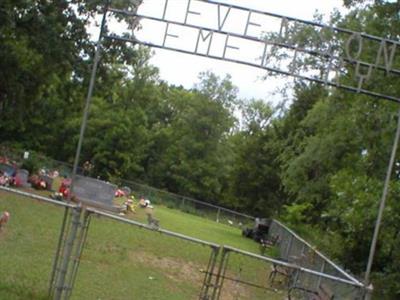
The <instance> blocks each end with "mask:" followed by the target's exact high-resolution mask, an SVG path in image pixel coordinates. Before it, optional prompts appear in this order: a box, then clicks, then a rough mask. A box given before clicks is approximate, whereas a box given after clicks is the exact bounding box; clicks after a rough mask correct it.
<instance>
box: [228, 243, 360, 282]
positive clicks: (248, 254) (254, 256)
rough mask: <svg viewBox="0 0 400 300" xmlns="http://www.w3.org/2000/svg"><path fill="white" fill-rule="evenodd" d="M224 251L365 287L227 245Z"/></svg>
mask: <svg viewBox="0 0 400 300" xmlns="http://www.w3.org/2000/svg"><path fill="white" fill-rule="evenodd" d="M222 249H223V250H224V249H225V250H227V251H231V252H236V253H239V254H242V255H246V256H249V257H253V258H256V259H259V260H263V261H266V262H269V263H273V264H277V265H280V266H284V267H288V268H291V269H296V270H299V271H300V272H304V273H308V274H312V275H316V276H320V277H323V278H326V279H331V280H335V281H339V282H342V283H346V284H349V285H352V286H356V287H361V288H364V287H365V286H364V285H363V284H362V283H360V282H354V281H352V280H346V279H343V278H340V277H336V276H333V275H329V274H325V273H321V272H318V271H315V270H311V269H307V268H304V267H301V266H299V265H296V264H293V263H288V262H285V261H281V260H279V259H274V258H270V257H267V256H261V255H258V254H255V253H251V252H248V251H245V250H240V249H236V248H233V247H230V246H225V245H224V246H222Z"/></svg>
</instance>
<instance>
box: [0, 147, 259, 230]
mask: <svg viewBox="0 0 400 300" xmlns="http://www.w3.org/2000/svg"><path fill="white" fill-rule="evenodd" d="M24 152H25V151H23V150H16V149H12V148H9V147H6V146H0V158H1V157H4V158H8V159H9V160H10V161H13V162H14V163H16V164H17V165H18V166H20V167H23V166H24V162H26V159H24ZM29 155H30V159H32V160H34V161H35V164H37V167H38V168H39V170H40V171H41V172H42V173H44V174H48V175H50V176H51V177H54V176H55V175H56V174H57V175H59V176H61V177H64V178H67V177H70V176H71V173H72V164H69V163H66V162H62V161H58V160H54V159H51V158H49V157H46V156H44V155H41V154H39V153H36V152H33V151H29ZM85 173H86V174H85ZM78 174H80V175H88V174H87V172H85V170H84V169H83V167H79V168H78ZM90 176H92V177H96V174H92V173H91V174H90ZM113 183H116V184H118V185H119V186H120V187H129V189H130V190H131V192H132V194H133V195H134V196H135V197H136V198H137V199H139V198H140V197H144V198H147V199H149V200H150V201H151V202H152V203H155V204H162V205H165V206H167V207H169V208H174V209H179V210H181V211H183V212H186V213H190V214H194V215H198V216H201V217H204V218H207V219H210V220H214V221H217V222H221V223H225V224H229V225H231V226H236V227H243V226H252V223H253V221H254V217H252V216H250V215H246V214H243V213H239V212H236V211H234V210H231V209H227V208H224V207H221V206H218V205H213V204H210V203H207V202H204V201H200V200H197V199H194V198H191V197H186V196H182V195H178V194H174V193H171V192H168V191H165V190H162V189H157V188H154V187H151V186H148V185H145V184H141V183H138V182H135V181H130V180H124V179H116V182H113ZM56 188H57V183H56V182H55V185H54V186H53V182H52V186H51V188H50V189H52V190H55V189H56Z"/></svg>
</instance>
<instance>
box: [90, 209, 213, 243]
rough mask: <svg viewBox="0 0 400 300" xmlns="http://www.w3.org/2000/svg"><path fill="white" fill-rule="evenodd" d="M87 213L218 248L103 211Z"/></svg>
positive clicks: (93, 210) (92, 210)
mask: <svg viewBox="0 0 400 300" xmlns="http://www.w3.org/2000/svg"><path fill="white" fill-rule="evenodd" d="M87 211H88V212H91V213H94V214H96V215H99V216H103V217H106V218H110V219H113V220H116V221H120V222H123V223H127V224H130V225H134V226H137V227H140V228H144V229H147V230H150V231H155V232H159V233H161V234H165V235H168V236H173V237H176V238H180V239H183V240H186V241H189V242H193V243H196V244H201V245H204V246H209V247H212V248H219V247H220V246H219V245H217V244H214V243H211V242H206V241H203V240H200V239H196V238H194V237H190V236H187V235H184V234H181V233H177V232H173V231H169V230H166V229H162V228H159V229H154V228H152V227H150V226H148V225H146V224H143V223H140V222H137V221H134V220H130V219H126V218H123V217H120V216H116V215H114V214H111V213H107V212H104V211H100V210H97V209H94V208H87Z"/></svg>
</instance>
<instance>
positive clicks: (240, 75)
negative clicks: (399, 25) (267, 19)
mask: <svg viewBox="0 0 400 300" xmlns="http://www.w3.org/2000/svg"><path fill="white" fill-rule="evenodd" d="M213 1H214V2H220V3H227V4H232V5H238V6H242V7H246V8H248V9H254V10H259V11H266V12H270V13H276V14H280V15H283V16H288V17H294V18H298V19H302V20H309V21H311V20H312V19H313V16H314V14H315V12H318V13H320V14H322V15H324V20H326V23H327V20H328V19H329V15H330V14H331V13H332V12H333V10H334V9H335V8H336V9H339V11H341V12H345V11H346V9H345V8H344V7H343V6H342V2H343V0H301V1H300V0H213ZM187 3H188V0H168V9H167V14H166V19H168V20H171V19H172V20H177V21H178V19H180V20H182V18H184V14H183V13H182V12H185V11H186V7H187ZM164 4H165V0H144V2H143V4H142V5H141V6H140V9H139V14H143V15H147V16H153V17H158V18H160V19H161V16H162V13H163V8H164ZM192 5H193V10H194V11H196V10H197V11H198V10H200V11H201V9H200V8H199V2H197V6H196V1H195V0H192ZM200 5H201V3H200ZM211 8H212V7H211ZM214 10H216V5H215V8H214ZM225 12H226V10H223V11H221V19H222V18H223V17H224V14H225ZM217 16H218V14H217V12H216V11H215V12H210V15H208V11H204V10H203V11H202V12H201V16H195V15H189V18H190V20H189V22H188V23H190V24H194V23H195V24H194V25H198V26H201V25H203V26H206V27H213V26H212V25H211V26H210V23H213V24H215V22H217ZM99 17H100V16H99ZM196 18H197V19H196ZM239 19H240V17H237V19H236V18H232V15H230V18H227V22H226V23H225V25H226V27H228V31H230V32H237V33H238V32H240V31H242V30H243V24H241V25H240V24H236V23H235V22H237V23H240V22H242V23H243V20H239ZM255 21H256V22H257V20H255ZM203 22H204V23H203ZM141 24H142V25H143V26H142V29H141V30H140V31H139V32H137V33H136V34H135V35H136V36H137V37H138V38H139V40H143V41H148V42H153V43H155V44H161V43H160V42H155V41H154V39H156V40H157V39H158V41H160V39H161V41H162V39H163V36H164V34H165V24H164V23H158V25H157V22H154V21H153V23H151V21H148V20H146V19H143V20H142V21H141ZM162 24H163V25H162ZM264 25H265V24H263V25H262V27H263V29H265V28H264ZM279 25H280V23H279ZM269 26H270V28H267V30H270V31H276V30H279V27H278V28H277V24H273V21H271V24H268V25H267V27H269ZM235 27H236V28H235ZM116 28H119V29H117V30H115V33H118V31H121V32H124V31H125V32H126V31H127V29H126V28H127V27H126V26H121V25H117V26H116ZM251 28H252V29H256V28H257V27H255V26H253V27H251ZM90 31H92V32H91V33H92V36H93V37H97V35H98V33H97V31H98V28H96V29H95V28H93V27H92V28H91V30H90ZM173 33H176V34H177V35H179V39H176V40H177V41H178V40H179V42H177V43H180V44H181V46H177V45H171V46H176V47H177V48H182V43H183V44H185V38H183V37H184V36H185V34H184V33H183V32H176V28H175V29H174V30H173ZM241 33H243V32H241ZM252 35H253V36H256V35H257V34H255V33H254V34H252ZM259 36H260V34H258V35H257V37H259ZM173 40H174V38H170V37H169V38H168V41H171V42H172V41H173ZM188 44H190V43H189V42H188ZM237 46H241V47H242V46H243V48H245V47H246V46H247V48H246V51H249V53H250V52H252V49H248V45H237ZM153 51H154V55H153V57H152V58H151V60H150V63H151V64H152V65H155V66H157V67H158V68H159V70H160V78H161V79H163V80H165V81H167V82H168V83H170V84H174V85H182V86H184V87H185V88H188V89H189V88H192V87H193V85H194V84H195V83H197V82H198V75H199V73H200V72H203V71H207V70H209V71H212V72H213V73H215V74H216V75H218V76H220V77H225V75H226V74H230V75H231V76H232V82H233V84H234V85H235V86H237V87H238V88H239V97H240V98H247V99H250V98H257V99H264V100H267V101H269V102H270V101H271V102H273V103H278V102H279V101H280V100H282V96H281V95H279V94H277V95H274V94H273V92H274V91H276V90H277V89H278V88H281V87H283V85H284V83H285V82H287V81H288V80H289V81H292V79H291V78H288V77H286V78H282V77H279V78H268V79H267V80H262V79H261V78H262V77H263V76H265V74H266V71H265V70H262V69H259V68H255V67H249V66H244V65H240V64H235V63H231V62H224V61H221V60H216V59H210V58H204V57H200V56H196V55H190V54H183V53H178V52H175V51H170V50H163V49H153ZM232 52H234V50H232ZM242 52H243V51H242ZM249 55H250V54H249ZM253 55H254V51H253ZM217 56H218V55H217Z"/></svg>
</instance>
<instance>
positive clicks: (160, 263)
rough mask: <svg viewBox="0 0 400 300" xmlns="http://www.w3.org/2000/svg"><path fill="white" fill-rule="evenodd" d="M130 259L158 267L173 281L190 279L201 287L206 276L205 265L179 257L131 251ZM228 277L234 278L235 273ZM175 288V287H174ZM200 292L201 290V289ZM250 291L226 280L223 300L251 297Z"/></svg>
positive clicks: (222, 294) (222, 295) (151, 266)
mask: <svg viewBox="0 0 400 300" xmlns="http://www.w3.org/2000/svg"><path fill="white" fill-rule="evenodd" d="M128 258H129V260H130V261H135V262H140V263H141V264H144V265H147V266H149V267H150V268H154V269H158V270H160V271H162V272H163V273H164V275H165V276H166V277H167V278H168V279H170V280H171V281H173V282H176V283H178V282H182V281H189V282H190V283H191V284H193V285H194V286H198V287H199V289H200V288H201V286H202V284H203V280H204V276H205V273H204V272H205V271H206V270H205V269H204V268H205V266H201V265H199V264H195V263H193V262H187V261H184V260H182V259H179V258H173V257H158V256H155V255H152V254H151V253H145V252H138V251H135V252H131V253H129V255H128ZM226 276H227V277H231V278H234V275H233V274H227V275H226ZM172 288H173V287H172ZM199 292H200V290H199ZM249 294H250V293H249V291H248V290H246V287H245V286H243V285H242V284H238V283H236V282H234V281H231V280H224V283H223V289H222V293H221V298H220V299H221V300H236V299H251V297H250V296H249Z"/></svg>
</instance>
